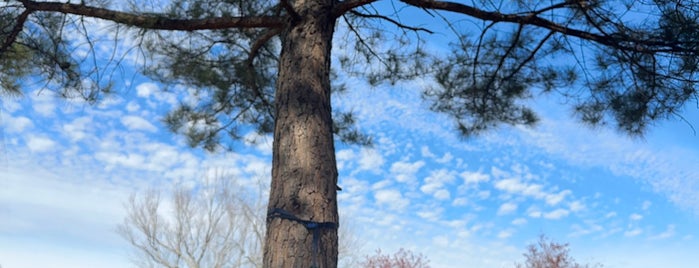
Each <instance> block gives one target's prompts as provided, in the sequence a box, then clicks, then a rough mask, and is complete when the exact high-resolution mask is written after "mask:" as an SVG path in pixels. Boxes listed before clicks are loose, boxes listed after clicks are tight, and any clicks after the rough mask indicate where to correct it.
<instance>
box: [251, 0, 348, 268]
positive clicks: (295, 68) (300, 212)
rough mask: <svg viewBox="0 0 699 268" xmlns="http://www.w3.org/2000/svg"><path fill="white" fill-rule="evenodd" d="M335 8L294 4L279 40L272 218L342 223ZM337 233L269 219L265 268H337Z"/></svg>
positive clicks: (328, 228)
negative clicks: (333, 96) (333, 94)
mask: <svg viewBox="0 0 699 268" xmlns="http://www.w3.org/2000/svg"><path fill="white" fill-rule="evenodd" d="M332 3H333V2H332V0H331V1H327V0H326V1H317V0H316V1H304V0H299V1H295V2H291V3H289V4H290V5H289V6H287V9H288V10H287V11H288V12H289V13H291V14H292V15H291V16H290V20H291V21H290V23H289V26H288V27H286V28H285V29H284V30H283V31H282V33H281V40H282V52H281V57H280V63H279V78H278V80H277V81H278V82H277V91H276V99H275V101H276V103H275V105H276V115H275V119H276V122H275V129H274V149H273V151H274V154H273V160H272V161H273V167H272V185H271V191H270V200H269V211H273V210H275V209H282V210H284V211H285V212H289V213H290V214H292V215H293V216H295V217H297V218H298V219H301V220H304V221H308V222H307V223H311V222H315V223H337V222H338V213H337V192H336V185H337V167H336V161H335V148H334V144H333V134H332V116H331V107H330V76H329V73H330V50H331V47H332V35H333V30H334V25H335V18H334V17H333V16H332ZM337 250H338V249H337V229H336V228H334V227H333V226H328V225H323V226H322V227H321V228H317V229H311V228H308V225H307V224H306V225H304V224H302V223H301V222H299V221H296V220H290V219H286V218H282V217H269V218H268V220H267V236H266V240H265V248H264V254H265V256H264V261H265V263H264V266H265V267H270V268H272V267H275V268H276V267H303V268H307V267H336V266H337Z"/></svg>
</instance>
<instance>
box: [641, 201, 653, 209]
mask: <svg viewBox="0 0 699 268" xmlns="http://www.w3.org/2000/svg"><path fill="white" fill-rule="evenodd" d="M652 204H653V203H651V202H650V201H648V200H646V201H643V204H641V209H643V210H648V209H649V208H650V206H651V205H652Z"/></svg>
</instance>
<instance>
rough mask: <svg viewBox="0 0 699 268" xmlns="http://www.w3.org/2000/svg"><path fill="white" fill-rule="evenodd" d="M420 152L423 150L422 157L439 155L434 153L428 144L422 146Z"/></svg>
mask: <svg viewBox="0 0 699 268" xmlns="http://www.w3.org/2000/svg"><path fill="white" fill-rule="evenodd" d="M420 152H421V154H422V157H424V158H435V157H437V156H436V155H434V153H432V152H431V151H430V148H429V147H427V146H422V147H421V148H420Z"/></svg>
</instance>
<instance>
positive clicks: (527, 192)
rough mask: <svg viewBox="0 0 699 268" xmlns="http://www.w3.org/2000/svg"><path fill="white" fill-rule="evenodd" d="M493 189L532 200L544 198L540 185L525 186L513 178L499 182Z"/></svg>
mask: <svg viewBox="0 0 699 268" xmlns="http://www.w3.org/2000/svg"><path fill="white" fill-rule="evenodd" d="M495 188H496V189H498V190H501V191H504V192H507V193H510V194H520V195H524V196H531V197H534V198H543V197H545V196H546V195H545V194H544V192H543V191H542V189H543V186H542V185H540V184H535V183H532V184H526V183H523V182H521V181H520V180H519V179H515V178H512V179H504V180H500V181H498V182H496V183H495Z"/></svg>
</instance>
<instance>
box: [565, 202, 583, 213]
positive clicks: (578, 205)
mask: <svg viewBox="0 0 699 268" xmlns="http://www.w3.org/2000/svg"><path fill="white" fill-rule="evenodd" d="M568 208H569V209H570V211H572V212H578V211H581V210H584V209H585V208H586V206H585V204H583V203H582V202H580V201H573V202H570V204H568Z"/></svg>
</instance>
